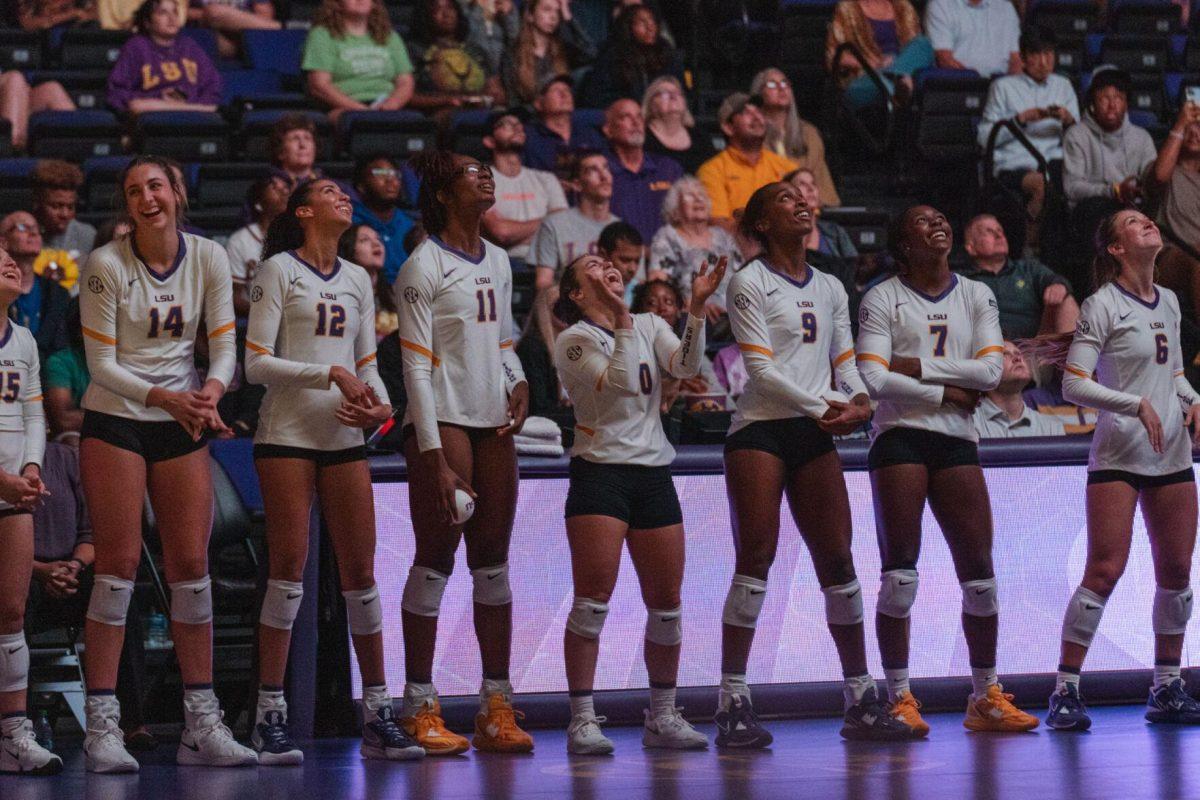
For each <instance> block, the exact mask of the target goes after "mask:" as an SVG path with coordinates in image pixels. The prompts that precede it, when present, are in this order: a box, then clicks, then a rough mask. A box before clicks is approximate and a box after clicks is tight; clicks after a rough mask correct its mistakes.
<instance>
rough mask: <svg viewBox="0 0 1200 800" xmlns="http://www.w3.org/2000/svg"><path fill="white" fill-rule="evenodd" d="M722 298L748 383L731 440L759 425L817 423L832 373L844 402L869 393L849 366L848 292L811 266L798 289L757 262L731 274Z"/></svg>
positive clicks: (855, 369) (851, 355)
mask: <svg viewBox="0 0 1200 800" xmlns="http://www.w3.org/2000/svg"><path fill="white" fill-rule="evenodd" d="M726 297H727V298H729V299H730V302H729V322H730V325H731V326H732V327H733V335H734V338H735V339H737V343H738V348H739V349H740V350H741V351H742V359H743V361H744V362H745V364H746V372H747V373H748V374H749V376H750V379H749V381H748V382H747V384H746V389H745V391H744V392H743V393H742V395H741V397H739V398H738V402H737V410H736V411H735V412H734V415H733V422H732V424H731V425H730V427H729V432H730V433H733V432H734V431H737V430H739V429H741V428H744V427H745V426H746V425H749V424H750V423H751V422H758V421H760V420H771V419H787V418H789V417H796V416H800V415H805V416H809V417H812V418H814V419H820V418H821V417H822V416H824V414H825V412H826V411H828V410H829V404H828V403H827V402H826V400H825V398H826V397H827V396H829V395H830V394H831V391H832V389H833V388H834V383H833V379H834V376H833V372H834V371H836V372H837V389H838V391H840V392H841V393H842V394H844V395H846V396H847V397H853V396H855V395H857V394H864V393H865V392H866V391H867V389H866V387H865V386H864V385H863V382H862V378H860V377H859V375H858V367H857V366H856V365H855V363H854V336H853V334H852V333H851V331H850V312H849V302H848V299H847V297H846V290H845V289H844V288H843V287H842V284H841V283H839V282H838V281H837V280H836V279H834V278H833V277H832V276H830V275H827V274H826V273H824V272H820V271H818V270H815V269H813V268H812V267H811V266H810V267H809V268H808V275H807V277H806V278H805V279H804V280H803V281H798V280H796V279H794V278H792V277H790V276H788V275H785V274H784V273H782V272H779V271H778V270H775V269H774V268H772V267H771V266H770V265H769V264H767V262H766V261H764V260H763V259H761V258H756V259H754V260H753V261H751V262H749V263H747V264H746V265H745V266H743V267H742V268H741V269H740V270H738V271H737V273H735V274H734V276H733V278H732V279H731V280H730V281H729V290H728V293H727V294H726Z"/></svg>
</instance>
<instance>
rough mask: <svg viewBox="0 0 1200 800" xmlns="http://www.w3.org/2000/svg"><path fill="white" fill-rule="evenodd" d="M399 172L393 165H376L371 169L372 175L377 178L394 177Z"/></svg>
mask: <svg viewBox="0 0 1200 800" xmlns="http://www.w3.org/2000/svg"><path fill="white" fill-rule="evenodd" d="M399 174H400V173H399V172H396V170H394V169H392V168H391V167H376V168H374V169H372V170H371V175H372V177H375V178H394V177H396V176H397V175H399Z"/></svg>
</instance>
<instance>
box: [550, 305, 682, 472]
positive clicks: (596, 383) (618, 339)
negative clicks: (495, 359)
mask: <svg viewBox="0 0 1200 800" xmlns="http://www.w3.org/2000/svg"><path fill="white" fill-rule="evenodd" d="M554 351H555V359H554V360H555V363H556V364H557V365H558V377H559V380H560V381H562V384H563V386H564V387H565V388H566V390H567V396H568V397H570V398H571V404H572V405H573V406H574V407H575V444H574V446H573V447H572V448H571V455H572V456H580V457H582V458H586V459H587V460H588V461H594V462H596V463H599V464H637V465H641V466H647V467H660V466H664V465H666V464H670V463H671V461H672V460H674V458H675V448H673V447H672V446H671V443H670V442H668V441H667V437H666V434H665V433H663V428H662V417H661V416H660V414H659V408H660V406H661V404H662V377H661V376H662V373H666V374H668V375H670V376H671V377H673V378H693V377H695V376H696V374H697V373H698V372H699V371H700V359H701V358H703V357H704V320H703V319H702V318H700V317H693V316H690V315H689V316H688V321H687V328H686V329H685V330H684V333H683V341H680V340H679V338H678V337H676V336H675V333H674V331H672V330H671V328H670V326H669V325H667V323H666V322H665V321H664V320H663V319H662V318H661V317H659V316H658V315H657V314H634V315H633V327H632V328H625V329H621V330H617V331H610V330H608V329H607V328H603V327H601V326H599V325H596V324H595V323H593V322H590V321H588V320H583V321H581V322H576V323H575V324H574V325H572V326H571V327H569V328H567V329H566V330H565V331H563V332H562V333H561V334H560V335H559V337H558V340H557V341H556V342H555V345H554Z"/></svg>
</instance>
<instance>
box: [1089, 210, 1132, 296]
mask: <svg viewBox="0 0 1200 800" xmlns="http://www.w3.org/2000/svg"><path fill="white" fill-rule="evenodd" d="M1126 210H1127V209H1124V208H1119V209H1117V210H1116V211H1113V212H1112V213H1110V214H1107V215H1106V216H1105V217H1104V219H1102V220H1100V224H1099V225H1097V226H1096V232H1095V233H1094V234H1093V235H1092V245H1093V246H1094V247H1095V251H1094V253H1093V254H1092V291H1093V292H1094V291H1096V290H1097V289H1099V288H1100V287H1101V286H1103V285H1104V284H1106V283H1112V282H1113V281H1114V280H1116V278H1117V276H1118V275H1120V274H1121V262H1120V261H1118V260H1117V257H1116V256H1114V255H1113V254H1112V253H1110V252H1108V248H1109V245H1111V244H1112V243H1113V242H1115V241H1116V239H1117V217H1118V216H1119V215H1120V213H1121V212H1122V211H1126Z"/></svg>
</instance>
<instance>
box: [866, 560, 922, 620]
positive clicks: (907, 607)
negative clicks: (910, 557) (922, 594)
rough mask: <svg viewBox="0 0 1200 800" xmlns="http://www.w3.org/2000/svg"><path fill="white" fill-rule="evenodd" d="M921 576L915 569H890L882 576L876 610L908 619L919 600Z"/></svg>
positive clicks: (895, 617)
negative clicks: (918, 590)
mask: <svg viewBox="0 0 1200 800" xmlns="http://www.w3.org/2000/svg"><path fill="white" fill-rule="evenodd" d="M918 585H920V578H919V577H918V576H917V571H916V570H915V569H889V570H888V571H887V572H885V573H883V575H881V576H880V580H879V601H878V602H877V603H876V604H875V610H876V611H878V612H879V613H880V614H883V615H884V616H885V617H893V618H894V619H908V615H909V614H911V613H912V607H913V603H915V602H917V586H918Z"/></svg>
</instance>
